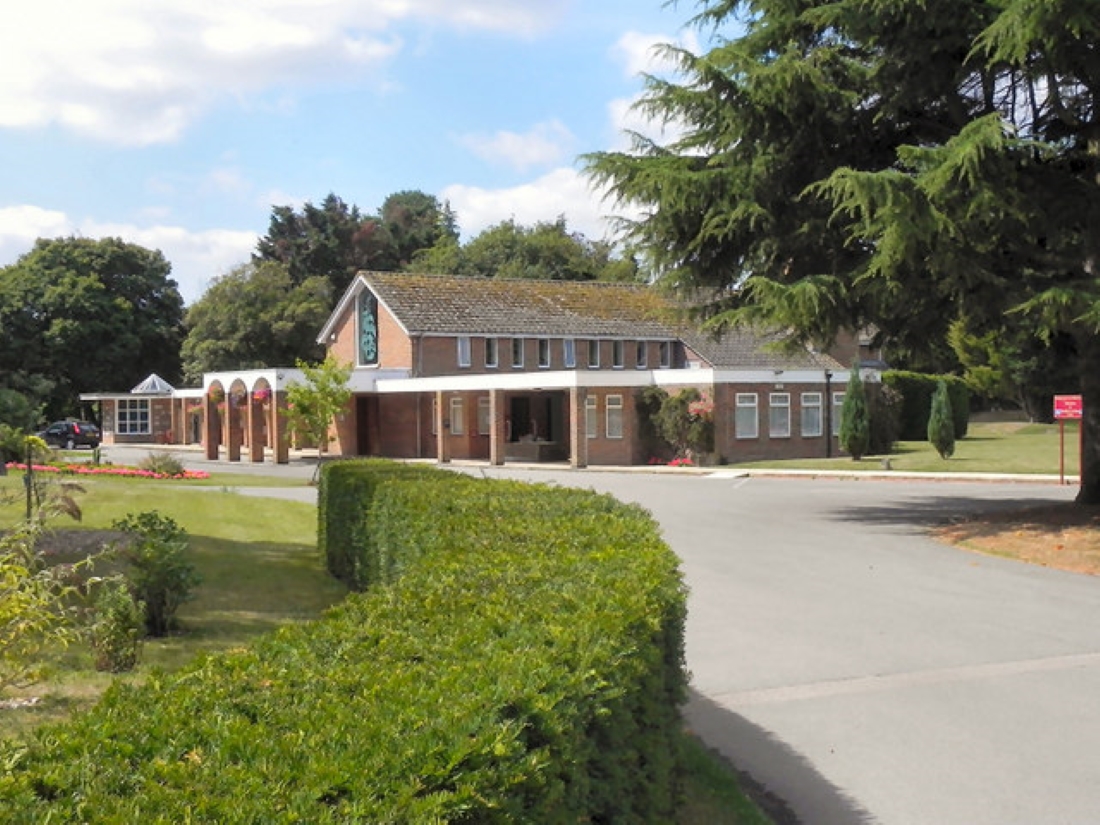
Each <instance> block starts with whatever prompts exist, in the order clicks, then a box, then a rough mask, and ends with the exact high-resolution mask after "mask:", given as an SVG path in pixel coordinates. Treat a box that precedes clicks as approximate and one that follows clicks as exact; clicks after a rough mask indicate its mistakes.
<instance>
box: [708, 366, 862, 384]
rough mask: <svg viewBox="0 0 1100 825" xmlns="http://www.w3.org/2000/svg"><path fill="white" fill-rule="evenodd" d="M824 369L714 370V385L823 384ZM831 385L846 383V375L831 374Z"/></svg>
mask: <svg viewBox="0 0 1100 825" xmlns="http://www.w3.org/2000/svg"><path fill="white" fill-rule="evenodd" d="M825 373H826V370H824V369H797V370H774V369H755V370H725V369H718V370H714V383H716V384H824V383H825ZM829 380H830V382H831V383H833V384H846V383H848V373H838V372H833V373H832V377H831V378H830V379H829Z"/></svg>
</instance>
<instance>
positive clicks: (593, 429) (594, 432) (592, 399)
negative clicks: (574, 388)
mask: <svg viewBox="0 0 1100 825" xmlns="http://www.w3.org/2000/svg"><path fill="white" fill-rule="evenodd" d="M598 412H599V411H598V409H597V407H596V396H594V395H590V396H588V397H587V398H585V399H584V434H585V435H586V436H587V437H588V438H597V437H599V434H600V432H599V426H600V422H599V415H598Z"/></svg>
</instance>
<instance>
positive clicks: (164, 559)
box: [111, 510, 202, 636]
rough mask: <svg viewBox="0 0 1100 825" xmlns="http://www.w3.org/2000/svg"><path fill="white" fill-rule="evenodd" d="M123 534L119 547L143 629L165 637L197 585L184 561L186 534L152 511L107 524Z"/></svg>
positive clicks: (172, 627)
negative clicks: (140, 608)
mask: <svg viewBox="0 0 1100 825" xmlns="http://www.w3.org/2000/svg"><path fill="white" fill-rule="evenodd" d="M111 526H112V527H113V528H114V529H115V530H119V531H121V532H123V533H126V534H127V537H128V540H126V541H123V542H122V543H121V544H120V546H119V553H120V555H121V556H122V558H123V559H124V560H125V561H126V562H127V565H128V568H127V571H126V575H127V578H128V579H129V581H130V587H131V589H132V591H133V594H134V599H135V600H136V601H139V602H143V603H144V604H145V629H146V632H147V633H148V634H149V635H150V636H165V635H167V634H168V633H169V632H170V631H172V630H174V629H175V628H176V624H177V622H176V612H177V611H178V610H179V608H180V606H182V605H183V603H184V602H186V601H188V600H190V599H191V591H192V590H194V589H195V588H196V587H198V585H199V584H200V583H201V581H202V580H201V579H200V577H199V574H198V573H196V572H195V566H194V565H193V564H192V563H191V562H190V561H188V560H187V541H188V540H187V531H186V530H184V529H183V528H182V527H180V526H179V525H178V524H176V522H175V520H173V519H172V518H170V517H168V516H162V515H161V514H160V513H158V512H157V511H156V510H151V511H148V512H145V513H138V514H136V515H135V514H133V513H131V514H130V515H128V516H126V518H124V519H120V520H118V521H116V522H114V524H112V525H111Z"/></svg>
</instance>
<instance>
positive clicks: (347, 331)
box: [328, 302, 413, 369]
mask: <svg viewBox="0 0 1100 825" xmlns="http://www.w3.org/2000/svg"><path fill="white" fill-rule="evenodd" d="M355 306H356V304H355V302H352V304H351V306H350V307H349V308H348V310H347V311H346V312H345V313H344V314H343V315H342V316H341V317H340V319H339V320H338V321H337V324H336V327H335V328H334V330H333V333H334V335H335V336H336V338H335V340H333V341H329V344H328V351H329V352H330V353H332V355H333V356H334V357H335V358H336V359H337V360H339V361H340V362H341V363H344V364H355V365H356V366H358V361H357V359H358V357H359V346H358V340H357V337H356V332H357V331H356V322H355ZM378 366H379V367H383V368H394V369H410V368H412V366H413V344H412V341H411V340H410V339H409V336H408V335H406V334H405V331H404V330H403V329H402V328H401V326H400V325H399V324H398V323H397V321H395V320H394V318H393V316H392V315H391V314H390V313H389V312H388V311H387V310H386V308H385V307H383V306H381V305H379V307H378Z"/></svg>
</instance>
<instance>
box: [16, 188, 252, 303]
mask: <svg viewBox="0 0 1100 825" xmlns="http://www.w3.org/2000/svg"><path fill="white" fill-rule="evenodd" d="M69 236H79V237H86V238H106V237H112V238H122V239H123V240H124V241H126V242H127V243H135V244H138V245H140V246H144V247H146V248H147V249H159V250H160V251H161V252H163V253H164V257H165V258H167V259H168V261H169V263H171V264H172V276H171V277H172V278H173V279H175V281H176V282H177V283H178V284H179V290H180V294H181V295H183V299H184V301H185V302H186V303H187V304H191V303H194V302H195V301H196V300H197V299H198V298H200V297H202V294H203V292H205V291H206V288H207V287H208V286H209V285H210V281H211V280H212V279H213V278H215V277H216V276H218V275H223V274H225V273H226V272H228V271H229V270H230V269H232V268H233V267H235V266H237V265H239V264H242V263H245V262H247V261H248V260H249V258H250V257H251V254H252V252H253V251H254V250H255V248H256V242H257V240H258V239H259V238H258V235H257V234H256V233H255V232H241V231H236V230H229V229H210V230H202V231H192V230H188V229H184V228H183V227H179V226H168V225H157V224H154V225H150V226H135V225H133V224H126V223H101V222H98V221H94V220H84V221H74V220H73V219H72V218H70V217H69V216H67V215H66V214H65V213H63V212H57V211H54V210H49V209H43V208H41V207H38V206H29V205H20V206H9V207H5V208H2V209H0V265H6V264H9V263H14V262H15V261H16V259H18V258H19V257H20V256H22V255H24V254H26V253H27V252H30V251H31V249H32V247H33V246H34V242H35V240H36V239H38V238H59V237H69Z"/></svg>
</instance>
